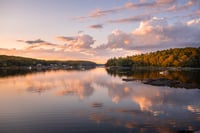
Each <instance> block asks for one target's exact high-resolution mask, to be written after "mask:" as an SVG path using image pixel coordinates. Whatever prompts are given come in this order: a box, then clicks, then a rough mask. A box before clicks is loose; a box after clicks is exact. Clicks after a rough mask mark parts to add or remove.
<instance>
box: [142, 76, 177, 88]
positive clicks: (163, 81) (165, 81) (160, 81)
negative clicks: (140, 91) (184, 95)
mask: <svg viewBox="0 0 200 133" xmlns="http://www.w3.org/2000/svg"><path fill="white" fill-rule="evenodd" d="M143 83H144V84H150V85H156V86H174V85H176V84H180V82H179V81H177V80H170V79H166V78H158V79H146V80H144V81H143Z"/></svg>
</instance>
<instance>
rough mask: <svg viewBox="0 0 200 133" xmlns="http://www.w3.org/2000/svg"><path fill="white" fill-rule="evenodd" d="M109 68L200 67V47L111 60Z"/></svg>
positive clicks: (107, 64)
mask: <svg viewBox="0 0 200 133" xmlns="http://www.w3.org/2000/svg"><path fill="white" fill-rule="evenodd" d="M105 65H106V66H107V67H111V66H120V67H138V66H158V67H200V47H198V48H193V47H186V48H173V49H172V48H171V49H167V50H161V51H156V52H150V53H145V54H140V55H133V56H127V57H119V58H115V57H114V58H111V59H109V60H108V61H107V62H106V64H105Z"/></svg>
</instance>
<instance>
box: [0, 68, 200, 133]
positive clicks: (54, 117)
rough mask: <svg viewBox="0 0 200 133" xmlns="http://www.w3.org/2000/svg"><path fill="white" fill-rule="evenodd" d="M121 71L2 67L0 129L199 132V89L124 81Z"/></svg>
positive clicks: (15, 132) (28, 132) (8, 132)
mask: <svg viewBox="0 0 200 133" xmlns="http://www.w3.org/2000/svg"><path fill="white" fill-rule="evenodd" d="M183 73H184V72H183ZM195 73H196V72H195ZM143 74H146V73H143ZM132 75H133V74H132ZM138 75H140V74H138ZM147 75H148V74H147ZM156 75H157V76H158V77H159V74H158V73H157V74H156ZM168 75H169V76H170V75H171V77H172V76H173V74H172V73H169V74H168ZM176 75H177V74H176ZM178 75H180V74H178ZM126 76H127V75H123V74H121V75H120V74H116V73H114V74H113V73H111V72H107V71H106V70H105V69H104V68H96V69H92V70H87V71H78V70H74V71H66V70H58V71H46V72H36V73H22V74H21V75H17V74H14V75H12V74H10V73H9V71H8V75H6V72H4V73H3V75H1V77H0V107H1V108H0V133H55V132H58V133H62V132H63V133H71V132H72V133H73V132H86V133H89V132H91V133H94V132H100V133H102V132H109V133H111V132H115V133H118V132H123V133H126V132H141V133H151V132H161V133H163V132H165V133H173V132H200V89H198V88H190V89H185V88H177V87H176V88H173V87H167V86H151V85H147V84H143V83H142V82H141V81H139V80H136V81H131V82H126V81H123V80H122V78H124V77H126ZM130 76H131V75H130V74H129V77H130ZM133 76H135V75H133ZM154 76H155V75H154ZM196 76H197V75H196ZM142 77H143V78H144V75H143V76H142ZM187 78H188V76H186V79H187ZM176 79H178V78H177V77H176ZM195 79H197V81H195ZM180 80H184V79H183V78H181V79H180ZM193 81H194V82H195V84H197V85H198V81H199V79H198V78H197V77H195V78H194V80H192V81H190V82H193Z"/></svg>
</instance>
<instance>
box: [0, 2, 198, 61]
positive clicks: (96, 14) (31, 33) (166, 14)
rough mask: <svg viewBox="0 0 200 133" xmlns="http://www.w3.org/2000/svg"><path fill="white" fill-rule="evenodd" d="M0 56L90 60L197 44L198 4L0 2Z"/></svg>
mask: <svg viewBox="0 0 200 133" xmlns="http://www.w3.org/2000/svg"><path fill="white" fill-rule="evenodd" d="M0 15H1V21H0V29H1V31H0V36H1V38H0V54H6V55H16V56H24V57H32V58H39V59H47V60H55V59H56V60H90V61H95V62H97V63H105V62H106V60H107V59H109V58H111V57H120V56H127V55H134V54H140V53H144V52H151V51H155V50H161V49H168V48H173V47H199V46H200V37H199V35H200V1H199V0H123V1H122V0H109V1H108V0H67V1H66V0H53V1H49V0H42V1H36V0H3V1H0Z"/></svg>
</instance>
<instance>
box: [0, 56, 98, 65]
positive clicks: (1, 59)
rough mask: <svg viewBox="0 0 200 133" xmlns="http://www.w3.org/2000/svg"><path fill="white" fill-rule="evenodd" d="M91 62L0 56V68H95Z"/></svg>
mask: <svg viewBox="0 0 200 133" xmlns="http://www.w3.org/2000/svg"><path fill="white" fill-rule="evenodd" d="M96 65H97V64H96V63H94V62H91V61H57V60H55V61H53V60H51V61H48V60H39V59H32V58H24V57H18V56H7V55H0V67H29V66H32V67H34V66H54V67H55V66H62V67H63V66H65V67H66V66H74V67H77V66H96Z"/></svg>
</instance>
